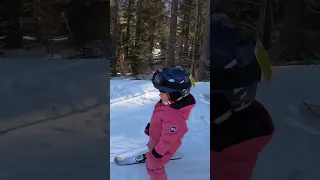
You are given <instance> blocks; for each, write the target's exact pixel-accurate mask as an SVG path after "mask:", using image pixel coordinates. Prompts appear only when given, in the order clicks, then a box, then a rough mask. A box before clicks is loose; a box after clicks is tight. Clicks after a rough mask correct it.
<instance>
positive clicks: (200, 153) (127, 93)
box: [110, 80, 210, 180]
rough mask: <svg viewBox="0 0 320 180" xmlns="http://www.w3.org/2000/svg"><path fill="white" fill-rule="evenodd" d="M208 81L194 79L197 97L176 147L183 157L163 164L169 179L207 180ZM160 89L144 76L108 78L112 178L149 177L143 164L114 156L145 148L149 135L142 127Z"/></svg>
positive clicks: (136, 178)
mask: <svg viewBox="0 0 320 180" xmlns="http://www.w3.org/2000/svg"><path fill="white" fill-rule="evenodd" d="M209 90H210V86H209V83H197V85H196V87H195V88H193V89H192V94H193V95H194V96H195V98H196V100H197V104H196V106H195V108H194V109H193V111H192V113H191V115H190V118H189V120H188V126H189V131H188V133H187V134H186V135H185V137H184V140H183V145H182V146H181V148H180V149H179V151H180V152H182V153H183V154H184V157H183V159H181V160H177V161H171V162H170V163H168V165H167V166H166V171H167V174H168V179H172V180H174V179H183V180H208V179H209V177H210V172H209V171H210V165H209V162H210V160H209V158H208V157H209V156H210V155H209V149H210V143H209V140H210V137H209V135H210V127H209V122H210V119H209V118H210V104H209V100H208V98H207V97H206V96H203V95H204V94H209ZM157 101H159V92H158V91H157V90H156V89H154V88H153V86H152V83H151V82H150V81H146V80H140V81H129V80H111V82H110V148H111V149H110V166H111V167H110V173H111V175H110V178H111V179H112V180H149V179H150V178H149V176H148V174H147V172H146V169H145V164H138V165H132V166H117V165H115V164H114V163H113V159H114V157H115V156H118V155H122V156H131V155H135V154H137V153H140V152H143V151H146V150H147V148H146V144H147V142H148V137H147V136H146V135H145V134H144V132H143V131H144V128H145V126H146V124H147V123H148V122H149V121H150V117H151V114H152V111H153V108H154V105H155V103H156V102H157Z"/></svg>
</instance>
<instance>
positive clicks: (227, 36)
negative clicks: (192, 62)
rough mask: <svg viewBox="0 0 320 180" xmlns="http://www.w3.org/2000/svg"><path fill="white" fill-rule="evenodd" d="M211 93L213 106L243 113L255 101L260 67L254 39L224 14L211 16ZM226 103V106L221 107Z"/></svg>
mask: <svg viewBox="0 0 320 180" xmlns="http://www.w3.org/2000/svg"><path fill="white" fill-rule="evenodd" d="M210 18H211V19H210V75H211V78H210V79H211V82H210V84H211V85H210V91H211V96H212V98H213V99H214V100H213V103H218V104H219V103H220V105H217V106H220V107H219V108H223V109H224V111H225V110H235V111H237V110H241V109H243V108H245V107H247V106H248V105H249V104H250V103H251V102H252V101H253V100H254V98H255V95H256V89H257V85H258V82H259V81H260V78H261V68H260V65H259V62H258V61H257V60H256V57H255V54H254V48H255V43H256V42H255V39H254V38H253V37H252V36H251V35H250V34H249V33H246V32H245V31H244V30H242V29H241V28H239V27H236V26H235V25H234V24H233V23H232V22H231V20H230V18H229V17H228V16H227V15H225V14H222V13H215V14H212V15H211V17H210ZM221 104H223V107H222V106H221Z"/></svg>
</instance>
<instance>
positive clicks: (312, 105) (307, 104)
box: [302, 102, 320, 118]
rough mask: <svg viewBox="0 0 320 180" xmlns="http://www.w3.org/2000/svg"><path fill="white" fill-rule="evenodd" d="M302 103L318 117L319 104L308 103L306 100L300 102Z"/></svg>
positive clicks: (319, 115)
mask: <svg viewBox="0 0 320 180" xmlns="http://www.w3.org/2000/svg"><path fill="white" fill-rule="evenodd" d="M302 104H303V105H304V106H305V107H307V108H308V110H309V111H311V112H312V113H313V114H314V115H315V116H317V117H318V118H320V105H315V104H309V103H306V102H302Z"/></svg>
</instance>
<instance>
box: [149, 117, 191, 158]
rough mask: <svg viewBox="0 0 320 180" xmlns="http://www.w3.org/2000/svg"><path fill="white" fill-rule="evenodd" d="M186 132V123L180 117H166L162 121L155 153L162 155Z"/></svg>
mask: <svg viewBox="0 0 320 180" xmlns="http://www.w3.org/2000/svg"><path fill="white" fill-rule="evenodd" d="M186 131H187V124H186V121H185V120H183V119H182V118H181V117H180V116H173V115H167V116H166V117H164V118H163V119H162V133H161V138H160V140H159V142H158V144H157V145H156V146H155V151H156V152H157V153H158V154H160V155H164V154H166V152H167V151H168V150H170V148H171V147H172V146H173V145H175V143H177V141H178V140H181V139H182V137H183V136H184V134H185V133H186Z"/></svg>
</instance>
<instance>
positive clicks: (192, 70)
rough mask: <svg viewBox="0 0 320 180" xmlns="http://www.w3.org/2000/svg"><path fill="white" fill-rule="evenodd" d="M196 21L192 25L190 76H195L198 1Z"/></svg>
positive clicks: (197, 3) (197, 14) (197, 4)
mask: <svg viewBox="0 0 320 180" xmlns="http://www.w3.org/2000/svg"><path fill="white" fill-rule="evenodd" d="M195 17H196V20H195V25H194V36H193V43H192V44H193V45H192V46H193V48H192V49H193V51H192V63H191V74H192V76H195V66H196V59H195V56H196V53H197V52H196V50H197V48H196V43H197V37H198V33H197V32H198V17H199V0H196V15H195Z"/></svg>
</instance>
